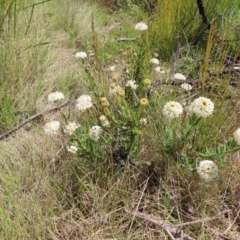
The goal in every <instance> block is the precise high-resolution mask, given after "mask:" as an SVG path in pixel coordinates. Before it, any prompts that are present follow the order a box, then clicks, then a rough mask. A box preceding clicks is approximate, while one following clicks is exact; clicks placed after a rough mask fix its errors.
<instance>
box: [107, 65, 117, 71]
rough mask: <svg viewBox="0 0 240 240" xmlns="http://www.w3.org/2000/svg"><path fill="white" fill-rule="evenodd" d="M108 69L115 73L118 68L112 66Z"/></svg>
mask: <svg viewBox="0 0 240 240" xmlns="http://www.w3.org/2000/svg"><path fill="white" fill-rule="evenodd" d="M108 69H109V71H110V72H114V71H115V69H116V66H110V67H109V68H108Z"/></svg>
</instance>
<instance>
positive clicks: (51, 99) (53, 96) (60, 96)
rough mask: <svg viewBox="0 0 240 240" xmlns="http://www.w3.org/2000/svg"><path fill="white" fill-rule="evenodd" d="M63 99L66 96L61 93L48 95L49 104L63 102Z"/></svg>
mask: <svg viewBox="0 0 240 240" xmlns="http://www.w3.org/2000/svg"><path fill="white" fill-rule="evenodd" d="M61 99H64V95H63V93H61V92H53V93H50V94H48V102H49V103H53V102H55V101H58V100H61Z"/></svg>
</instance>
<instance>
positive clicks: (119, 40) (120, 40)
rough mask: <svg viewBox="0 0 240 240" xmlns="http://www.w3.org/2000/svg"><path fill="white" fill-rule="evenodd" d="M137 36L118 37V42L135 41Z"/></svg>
mask: <svg viewBox="0 0 240 240" xmlns="http://www.w3.org/2000/svg"><path fill="white" fill-rule="evenodd" d="M136 39H137V38H124V37H121V38H116V41H117V42H122V41H135V40H136Z"/></svg>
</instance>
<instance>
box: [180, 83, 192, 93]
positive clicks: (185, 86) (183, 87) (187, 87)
mask: <svg viewBox="0 0 240 240" xmlns="http://www.w3.org/2000/svg"><path fill="white" fill-rule="evenodd" d="M181 88H182V89H184V90H186V91H190V90H192V86H191V85H190V84H188V83H182V84H181Z"/></svg>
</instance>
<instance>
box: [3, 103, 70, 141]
mask: <svg viewBox="0 0 240 240" xmlns="http://www.w3.org/2000/svg"><path fill="white" fill-rule="evenodd" d="M72 101H74V100H68V101H66V102H64V103H62V104H61V105H59V106H56V107H53V108H50V109H47V110H45V111H43V112H40V113H36V114H34V115H33V116H31V117H30V118H28V119H26V120H24V121H23V122H21V123H20V124H19V125H17V126H16V127H14V128H12V129H10V130H9V131H7V132H5V133H3V134H2V135H0V140H3V139H4V138H7V137H9V136H10V135H11V134H12V133H14V132H16V131H17V130H18V129H20V128H22V127H23V126H24V125H26V124H27V123H29V122H31V121H33V120H34V119H36V118H38V117H40V116H42V115H43V114H45V113H49V112H52V111H56V110H59V109H60V108H62V107H65V106H66V105H68V104H69V103H71V102H72Z"/></svg>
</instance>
